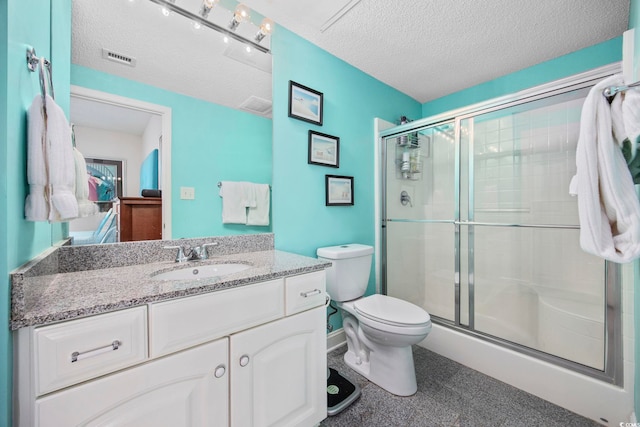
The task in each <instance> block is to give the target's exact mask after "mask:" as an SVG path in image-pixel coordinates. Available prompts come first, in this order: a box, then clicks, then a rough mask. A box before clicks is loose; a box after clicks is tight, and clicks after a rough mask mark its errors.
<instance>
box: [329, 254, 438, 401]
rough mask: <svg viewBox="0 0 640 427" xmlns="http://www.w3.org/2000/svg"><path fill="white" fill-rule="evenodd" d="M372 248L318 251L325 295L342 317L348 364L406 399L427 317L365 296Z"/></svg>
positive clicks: (419, 310)
mask: <svg viewBox="0 0 640 427" xmlns="http://www.w3.org/2000/svg"><path fill="white" fill-rule="evenodd" d="M372 254H373V248H372V247H371V246H366V245H358V244H351V245H340V246H332V247H328V248H319V249H318V251H317V255H318V258H322V259H327V260H330V261H331V262H332V266H331V267H330V268H329V269H328V270H327V292H328V293H329V294H330V295H331V296H332V298H333V300H334V301H336V304H337V307H338V308H339V309H340V311H341V313H342V323H343V328H344V332H345V335H346V338H347V352H346V353H345V355H344V360H345V362H346V364H347V365H348V366H349V367H351V368H352V369H353V370H355V371H356V372H358V373H359V374H361V375H362V376H364V377H365V378H367V379H368V380H370V381H371V382H373V383H375V384H377V385H379V386H380V387H382V388H384V389H385V390H387V391H389V392H391V393H393V394H396V395H399V396H410V395H412V394H414V393H415V392H416V390H417V384H416V375H415V367H414V363H413V352H412V349H411V346H412V345H413V344H417V343H419V342H420V341H422V340H423V339H425V338H426V337H427V335H428V334H429V332H430V331H431V318H430V316H429V314H428V313H427V312H426V311H424V310H423V309H422V308H420V307H418V306H416V305H414V304H411V303H409V302H407V301H403V300H401V299H398V298H394V297H390V296H386V295H379V294H375V295H370V296H367V297H363V295H364V292H365V290H366V285H367V283H368V281H369V270H370V268H371V258H372Z"/></svg>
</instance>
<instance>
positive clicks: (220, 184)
mask: <svg viewBox="0 0 640 427" xmlns="http://www.w3.org/2000/svg"><path fill="white" fill-rule="evenodd" d="M218 188H222V181H218ZM269 188H271V184H269Z"/></svg>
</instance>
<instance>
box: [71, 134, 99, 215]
mask: <svg viewBox="0 0 640 427" xmlns="http://www.w3.org/2000/svg"><path fill="white" fill-rule="evenodd" d="M73 156H74V160H75V166H76V180H75V183H76V185H75V195H76V199H77V200H78V217H80V218H82V217H86V216H91V215H95V214H97V213H98V205H97V204H95V203H93V202H92V201H91V200H89V174H87V162H86V161H85V159H84V156H83V155H82V153H81V152H80V151H78V149H76V148H75V147H73Z"/></svg>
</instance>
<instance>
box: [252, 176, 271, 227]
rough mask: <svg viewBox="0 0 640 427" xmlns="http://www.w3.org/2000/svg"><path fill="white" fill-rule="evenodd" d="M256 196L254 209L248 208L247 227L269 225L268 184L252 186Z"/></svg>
mask: <svg viewBox="0 0 640 427" xmlns="http://www.w3.org/2000/svg"><path fill="white" fill-rule="evenodd" d="M252 188H253V191H254V193H255V196H256V203H255V206H254V207H249V210H248V213H247V225H269V207H270V193H271V192H270V190H269V184H252Z"/></svg>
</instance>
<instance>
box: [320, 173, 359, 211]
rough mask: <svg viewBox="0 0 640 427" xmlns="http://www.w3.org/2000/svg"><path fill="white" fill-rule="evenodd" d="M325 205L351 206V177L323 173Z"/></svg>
mask: <svg viewBox="0 0 640 427" xmlns="http://www.w3.org/2000/svg"><path fill="white" fill-rule="evenodd" d="M325 197H326V201H325V203H326V205H327V206H353V177H352V176H340V175H325Z"/></svg>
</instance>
